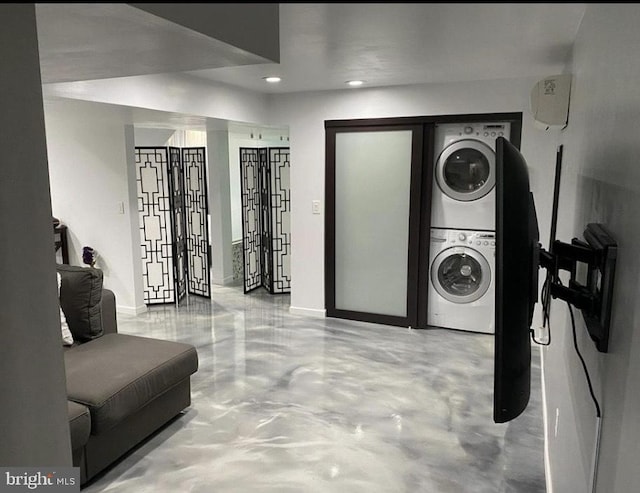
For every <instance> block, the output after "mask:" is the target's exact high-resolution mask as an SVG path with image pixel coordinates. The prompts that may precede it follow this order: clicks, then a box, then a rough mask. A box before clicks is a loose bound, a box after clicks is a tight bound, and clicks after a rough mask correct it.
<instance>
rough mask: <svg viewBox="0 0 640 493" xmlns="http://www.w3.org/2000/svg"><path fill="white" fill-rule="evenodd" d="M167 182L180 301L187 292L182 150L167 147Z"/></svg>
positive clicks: (177, 292)
mask: <svg viewBox="0 0 640 493" xmlns="http://www.w3.org/2000/svg"><path fill="white" fill-rule="evenodd" d="M168 174H169V184H170V190H171V209H172V218H173V221H172V222H173V239H174V240H173V244H174V249H173V263H174V265H175V279H176V283H175V284H176V296H177V300H178V301H180V300H181V299H182V298H184V296H185V295H186V294H187V242H186V224H185V198H184V195H185V191H184V173H183V168H182V152H181V150H180V148H178V147H169V173H168Z"/></svg>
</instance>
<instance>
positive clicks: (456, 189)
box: [436, 139, 496, 202]
mask: <svg viewBox="0 0 640 493" xmlns="http://www.w3.org/2000/svg"><path fill="white" fill-rule="evenodd" d="M495 164H496V159H495V153H494V152H493V150H492V149H491V147H489V146H488V145H487V144H485V143H484V142H480V141H479V140H473V139H466V140H460V141H458V142H454V143H453V144H451V145H450V146H449V147H447V148H446V149H445V150H444V151H442V153H441V154H440V157H439V158H438V162H437V163H436V180H437V182H438V186H439V187H440V189H441V190H442V191H443V192H444V193H445V194H446V195H448V196H449V197H451V198H452V199H455V200H461V201H465V202H466V201H470V200H477V199H479V198H481V197H484V196H485V195H486V194H488V193H489V192H490V191H491V190H492V189H493V186H494V185H495V183H496V175H495Z"/></svg>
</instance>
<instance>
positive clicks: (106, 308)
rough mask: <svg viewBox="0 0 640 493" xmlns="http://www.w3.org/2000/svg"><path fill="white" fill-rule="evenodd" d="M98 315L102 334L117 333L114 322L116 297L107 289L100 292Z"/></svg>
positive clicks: (116, 326) (116, 325)
mask: <svg viewBox="0 0 640 493" xmlns="http://www.w3.org/2000/svg"><path fill="white" fill-rule="evenodd" d="M100 313H101V316H102V330H103V331H104V334H116V333H117V332H118V324H117V322H116V295H115V294H114V293H113V291H111V290H109V289H103V290H102V299H101V300H100Z"/></svg>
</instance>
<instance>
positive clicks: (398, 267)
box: [334, 129, 413, 317]
mask: <svg viewBox="0 0 640 493" xmlns="http://www.w3.org/2000/svg"><path fill="white" fill-rule="evenodd" d="M412 137H413V132H412V130H406V129H405V130H390V131H371V132H368V131H362V132H360V131H358V132H338V133H336V135H335V254H334V255H335V271H334V272H335V309H337V310H345V311H352V312H367V313H373V314H381V315H390V316H396V317H407V316H408V315H409V314H408V313H407V286H408V258H409V257H408V255H409V213H410V196H411V172H412Z"/></svg>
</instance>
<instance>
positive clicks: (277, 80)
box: [263, 75, 282, 84]
mask: <svg viewBox="0 0 640 493" xmlns="http://www.w3.org/2000/svg"><path fill="white" fill-rule="evenodd" d="M263 79H264V80H266V81H267V82H271V83H272V84H273V83H276V82H280V81H281V80H282V79H281V78H280V77H276V76H275V75H272V76H269V77H263Z"/></svg>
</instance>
